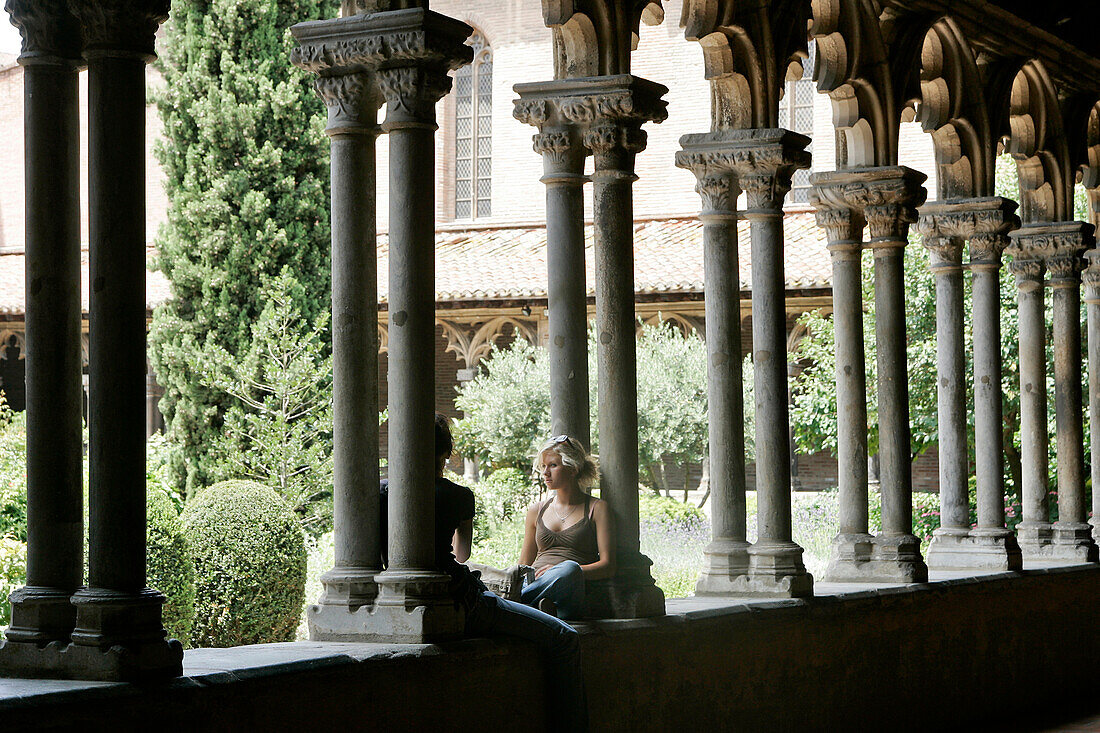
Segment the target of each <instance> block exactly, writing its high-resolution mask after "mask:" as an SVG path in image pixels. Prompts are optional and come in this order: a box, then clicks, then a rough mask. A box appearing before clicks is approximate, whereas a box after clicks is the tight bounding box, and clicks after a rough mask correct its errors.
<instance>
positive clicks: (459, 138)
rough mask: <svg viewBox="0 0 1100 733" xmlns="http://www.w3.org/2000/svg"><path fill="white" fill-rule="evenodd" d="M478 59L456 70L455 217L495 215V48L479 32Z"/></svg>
mask: <svg viewBox="0 0 1100 733" xmlns="http://www.w3.org/2000/svg"><path fill="white" fill-rule="evenodd" d="M467 43H468V44H469V45H470V46H473V49H474V61H473V63H472V64H470V65H469V66H464V67H462V68H461V69H459V70H458V71H457V72H456V73H455V127H454V130H455V151H454V165H455V168H454V170H455V189H454V191H455V218H456V219H477V218H481V217H486V216H491V215H492V213H493V210H492V192H493V50H492V49H491V48H489V45H488V44H487V43H486V42H485V37H484V36H483V35H481V34H480V33H478V32H476V31H475V32H474V34H473V35H472V36H471V37H470V40H469V41H467Z"/></svg>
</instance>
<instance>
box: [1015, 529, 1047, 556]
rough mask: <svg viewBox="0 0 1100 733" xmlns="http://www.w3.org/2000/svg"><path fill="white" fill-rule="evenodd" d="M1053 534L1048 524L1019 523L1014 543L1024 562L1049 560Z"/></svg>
mask: <svg viewBox="0 0 1100 733" xmlns="http://www.w3.org/2000/svg"><path fill="white" fill-rule="evenodd" d="M1053 539H1054V532H1053V530H1052V529H1051V526H1050V522H1020V523H1019V524H1018V525H1016V542H1017V543H1018V544H1019V545H1020V553H1021V554H1022V555H1023V557H1024V559H1025V560H1050V559H1051V557H1052V553H1053V552H1054V545H1053Z"/></svg>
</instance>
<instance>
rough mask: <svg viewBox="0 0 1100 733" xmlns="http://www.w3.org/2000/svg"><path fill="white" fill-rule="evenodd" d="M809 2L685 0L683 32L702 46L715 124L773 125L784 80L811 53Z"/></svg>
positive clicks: (717, 126)
mask: <svg viewBox="0 0 1100 733" xmlns="http://www.w3.org/2000/svg"><path fill="white" fill-rule="evenodd" d="M807 10H808V6H807V5H806V3H805V2H803V1H802V0H784V1H783V2H776V3H772V4H763V5H756V6H750V5H748V4H745V3H741V2H736V0H685V2H684V13H683V17H682V18H681V22H682V24H683V26H684V36H685V37H686V38H687V39H688V40H689V41H696V42H698V43H699V45H700V46H701V47H702V50H703V68H704V75H705V77H706V79H707V80H708V81H709V82H710V83H711V116H712V126H713V128H714V129H716V130H718V129H747V128H774V127H776V126H777V125H778V115H779V109H778V108H779V100H780V98H781V96H782V94H783V82H784V81H785V79H786V78H787V73H788V69H789V68H791V67H792V64H793V65H795V66H797V67H798V73H799V75H801V71H802V68H801V63H804V59H805V58H807V56H808V51H807V41H808V34H807V32H806V22H807Z"/></svg>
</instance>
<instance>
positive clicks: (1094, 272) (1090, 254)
mask: <svg viewBox="0 0 1100 733" xmlns="http://www.w3.org/2000/svg"><path fill="white" fill-rule="evenodd" d="M1081 281H1082V282H1083V283H1084V285H1085V302H1086V303H1088V304H1090V305H1097V304H1100V250H1098V249H1096V248H1095V247H1094V248H1092V249H1090V250H1088V251H1087V252H1085V271H1084V272H1082V273H1081Z"/></svg>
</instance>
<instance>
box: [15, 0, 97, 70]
mask: <svg viewBox="0 0 1100 733" xmlns="http://www.w3.org/2000/svg"><path fill="white" fill-rule="evenodd" d="M4 9H5V10H6V11H8V14H9V15H10V16H11V24H12V25H14V26H15V27H16V28H18V29H19V34H20V35H21V36H22V38H23V50H22V53H20V55H19V63H21V64H23V65H27V64H34V63H53V64H56V63H60V62H63V61H64V62H68V64H70V65H71V64H74V63H75V62H77V61H78V60H79V59H80V50H81V45H82V40H81V32H80V23H79V22H78V21H77V19H76V16H74V15H73V14H72V13H70V12H69V3H68V0H7V2H6V3H5V4H4Z"/></svg>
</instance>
